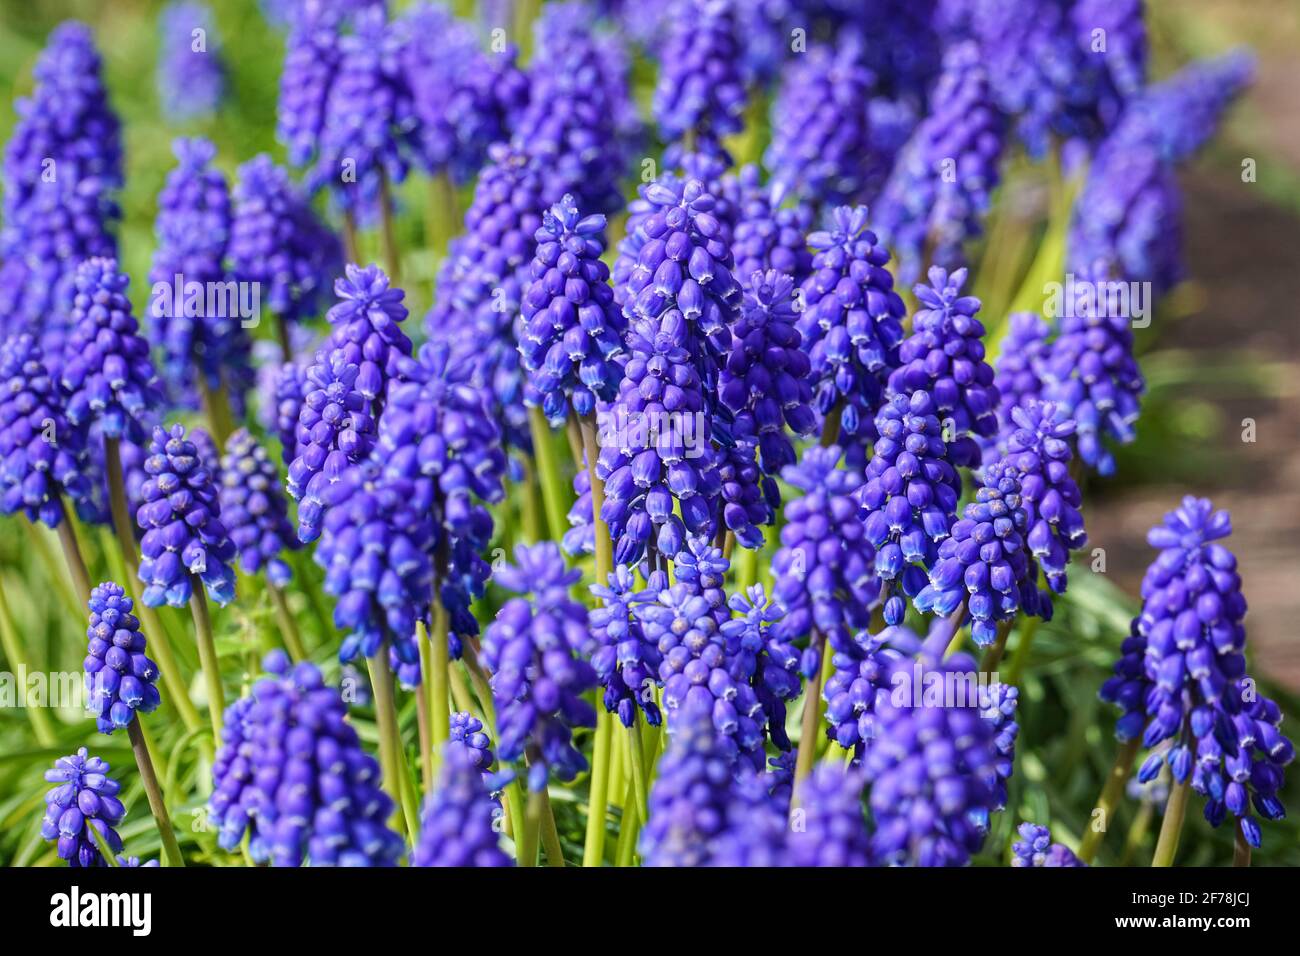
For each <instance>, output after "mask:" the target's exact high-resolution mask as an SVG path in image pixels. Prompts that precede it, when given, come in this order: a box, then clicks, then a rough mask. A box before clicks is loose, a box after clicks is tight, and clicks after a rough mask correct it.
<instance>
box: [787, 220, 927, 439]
mask: <svg viewBox="0 0 1300 956" xmlns="http://www.w3.org/2000/svg"><path fill="white" fill-rule="evenodd" d="M831 225H832V228H831V229H828V230H824V231H820V232H814V233H813V234H812V235H810V236H809V237H808V244H809V245H810V246H812V248H813V249H815V250H817V255H816V256H815V258H814V259H813V274H812V275H811V276H809V278H808V279H807V280H806V281H805V282H804V284H803V289H802V293H803V299H804V306H805V311H804V312H803V314H802V315H801V316H800V318H799V332H800V334H801V335H802V336H803V348H804V351H806V352H807V353H808V357H809V359H810V360H811V361H812V384H813V391H814V394H815V396H816V400H817V407H818V411H820V412H821V414H822V415H823V416H825V415H829V414H830V413H831V411H832V409H834V408H835V407H836V406H837V405H841V406H842V407H843V413H842V419H841V429H842V431H843V432H844V434H845V435H847V436H855V435H857V434H858V433H859V431H861V430H864V429H865V431H867V432H869V431H870V428H871V420H872V417H873V416H874V415H875V411H876V406H877V404H878V403H879V401H880V395H881V391H882V382H883V380H884V378H885V376H886V375H887V374H888V371H889V369H890V368H892V367H893V366H894V365H895V364H896V363H897V349H898V345H899V343H900V342H901V341H902V340H903V324H902V320H903V314H904V312H905V308H904V306H903V300H902V299H901V298H899V295H898V293H897V292H895V291H894V277H893V276H892V275H890V274H889V270H887V269H886V268H885V264H886V263H887V262H888V261H889V250H887V249H886V248H885V247H884V246H882V245H879V244H877V242H876V234H875V233H873V232H872V231H871V230H869V229H868V228H867V209H866V207H865V206H857V207H855V208H849V207H848V206H841V207H839V208H838V209H836V210H835V211H834V213H833V214H832V221H831Z"/></svg>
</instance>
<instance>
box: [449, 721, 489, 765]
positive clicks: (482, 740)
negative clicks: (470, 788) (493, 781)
mask: <svg viewBox="0 0 1300 956" xmlns="http://www.w3.org/2000/svg"><path fill="white" fill-rule="evenodd" d="M450 729H451V737H450V738H449V739H448V742H447V746H448V748H449V749H450V748H459V750H460V751H461V753H462V755H463V756H464V757H465V759H466V760H468V761H469V763H470V766H472V767H474V769H476V770H478V771H479V772H480V773H483V774H486V773H488V772H489V771H490V770H491V768H492V763H493V761H495V760H496V757H495V756H493V754H492V741H491V740H490V739H489V738H488V735H487V733H486V732H485V731H484V730H483V721H481V720H479V719H478V718H477V717H475V716H474V715H473V714H471V713H469V711H465V710H458V711H455V712H453V713H452V715H451V724H450Z"/></svg>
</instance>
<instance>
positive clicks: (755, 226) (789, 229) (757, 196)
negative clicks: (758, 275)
mask: <svg viewBox="0 0 1300 956" xmlns="http://www.w3.org/2000/svg"><path fill="white" fill-rule="evenodd" d="M723 190H724V192H734V193H735V195H734V197H733V198H732V206H733V207H734V209H735V220H736V225H735V229H734V230H733V235H732V240H731V250H732V253H733V255H734V256H735V259H736V270H735V271H736V276H737V277H738V278H739V279H740V281H741V282H742V284H743V283H745V282H748V281H749V279H750V277H751V276H753V275H754V273H755V272H763V273H766V272H767V271H768V270H769V269H775V270H777V271H778V272H784V273H786V274H787V275H789V276H790V277H791V278H792V279H793V280H794V284H795V285H796V286H801V285H803V282H804V280H805V279H807V278H808V276H809V275H810V274H811V273H812V253H811V252H810V251H809V250H808V239H807V236H808V233H809V232H810V231H811V230H812V209H811V207H810V206H807V205H805V204H802V203H798V204H795V205H793V206H786V205H782V203H783V201H784V199H785V192H784V190H783V189H782V188H781V187H780V186H779V185H777V184H775V183H773V184H771V185H768V186H763V185H762V183H761V181H760V179H759V171H758V167H757V166H754V165H752V164H751V165H748V166H746V167H745V168H744V169H742V170H741V171H740V172H739V174H737V175H736V176H735V178H734V179H731V180H727V181H725V182H724V183H723Z"/></svg>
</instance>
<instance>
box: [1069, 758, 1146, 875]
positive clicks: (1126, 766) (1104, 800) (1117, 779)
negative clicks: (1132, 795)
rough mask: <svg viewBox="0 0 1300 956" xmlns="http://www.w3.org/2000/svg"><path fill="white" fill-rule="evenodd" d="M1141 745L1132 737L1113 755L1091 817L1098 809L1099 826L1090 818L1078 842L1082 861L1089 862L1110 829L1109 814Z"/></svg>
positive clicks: (1126, 779)
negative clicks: (1113, 758) (1099, 815)
mask: <svg viewBox="0 0 1300 956" xmlns="http://www.w3.org/2000/svg"><path fill="white" fill-rule="evenodd" d="M1141 745H1142V742H1141V741H1140V740H1138V739H1137V738H1134V739H1133V740H1130V741H1128V742H1126V743H1125V744H1124V745H1123V746H1121V747H1120V748H1119V753H1118V754H1116V755H1115V763H1114V765H1113V766H1112V767H1111V768H1110V773H1109V774H1107V775H1106V782H1105V783H1104V784H1103V785H1102V788H1101V795H1100V796H1098V797H1097V806H1096V808H1095V809H1094V810H1093V817H1095V816H1096V814H1097V811H1098V810H1100V811H1101V820H1100V823H1101V827H1100V828H1097V826H1096V823H1097V821H1096V820H1095V819H1092V820H1090V821H1089V825H1088V827H1087V829H1086V831H1085V832H1084V834H1083V840H1082V841H1081V842H1080V843H1079V859H1081V860H1083V862H1084V863H1091V862H1092V861H1093V858H1094V857H1096V855H1097V851H1098V850H1099V849H1100V848H1101V841H1102V840H1103V839H1105V837H1106V831H1107V830H1109V829H1110V819H1111V816H1112V815H1113V814H1114V813H1115V808H1116V807H1117V806H1119V799H1120V796H1121V795H1122V794H1123V792H1124V784H1126V783H1128V775H1129V773H1130V772H1132V770H1133V761H1134V760H1136V759H1137V752H1138V748H1139V747H1141Z"/></svg>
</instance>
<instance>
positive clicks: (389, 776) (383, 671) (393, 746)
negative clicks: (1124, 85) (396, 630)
mask: <svg viewBox="0 0 1300 956" xmlns="http://www.w3.org/2000/svg"><path fill="white" fill-rule="evenodd" d="M366 666H367V668H368V669H369V671H370V686H371V687H372V688H373V689H374V694H375V726H376V728H377V729H378V730H379V767H380V769H381V770H382V771H383V776H384V789H385V790H386V791H387V792H388V796H389V797H390V798H392V801H393V808H394V810H393V812H394V814H395V815H396V816H397V817H398V818H400V820H401V824H402V828H403V829H404V830H405V829H406V813H405V806H404V804H403V800H402V782H401V779H400V769H399V766H398V762H397V752H398V748H399V747H401V746H402V741H401V736H400V731H399V730H398V726H397V704H396V702H395V700H394V695H393V671H392V669H391V668H390V667H389V665H388V646H387V645H384V646H381V647H380V648H379V651H378V652H377V653H375V654H373V655H371V656H370V657H367V658H366ZM408 836H410V837H412V838H413V837H414V836H415V834H414V833H410V834H408Z"/></svg>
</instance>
